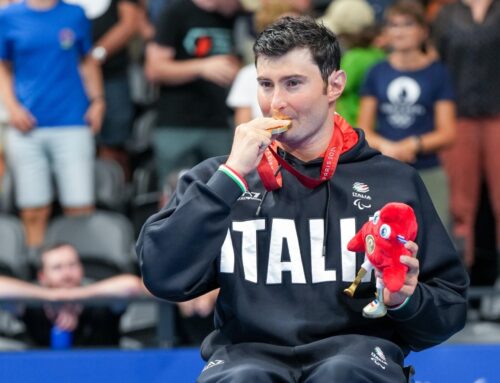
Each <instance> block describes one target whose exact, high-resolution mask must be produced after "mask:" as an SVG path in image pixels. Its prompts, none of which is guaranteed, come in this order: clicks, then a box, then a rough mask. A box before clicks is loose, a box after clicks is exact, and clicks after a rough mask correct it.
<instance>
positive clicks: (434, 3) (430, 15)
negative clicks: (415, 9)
mask: <svg viewBox="0 0 500 383" xmlns="http://www.w3.org/2000/svg"><path fill="white" fill-rule="evenodd" d="M457 1H459V0H429V1H428V4H427V10H426V17H427V21H428V22H430V23H431V22H433V21H434V20H435V18H436V16H437V15H438V13H439V11H440V10H441V8H443V6H445V5H446V4H452V3H455V2H457Z"/></svg>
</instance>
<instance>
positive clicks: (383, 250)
mask: <svg viewBox="0 0 500 383" xmlns="http://www.w3.org/2000/svg"><path fill="white" fill-rule="evenodd" d="M417 229H418V225H417V219H416V218H415V213H414V212H413V209H412V208H411V207H410V206H408V205H406V204H404V203H399V202H391V203H388V204H386V205H385V206H384V207H383V208H382V209H381V210H380V211H377V212H376V213H375V215H374V216H373V220H372V221H368V222H366V223H365V224H364V225H363V227H362V228H361V230H360V231H358V232H357V233H356V235H355V236H354V238H352V239H351V240H350V241H349V243H348V244H347V248H348V249H349V250H350V251H355V252H361V251H363V252H365V254H366V259H365V262H364V263H363V264H362V265H361V268H360V269H359V272H358V274H357V275H356V279H355V280H354V282H353V283H352V284H351V286H349V288H347V289H345V290H344V293H346V294H347V295H349V296H350V297H352V296H353V295H354V292H355V291H356V288H357V287H358V285H359V284H360V282H361V279H362V278H363V277H364V276H365V275H366V274H367V273H371V271H372V270H373V269H375V277H376V286H377V298H376V299H375V300H374V301H373V302H370V303H369V304H368V305H366V306H365V308H364V309H363V316H364V317H367V318H379V317H382V316H384V315H385V314H386V313H387V308H386V306H385V305H384V300H383V296H384V295H383V291H384V287H387V288H388V289H389V290H390V291H391V292H397V291H399V290H400V289H401V287H403V284H404V281H405V277H406V272H407V271H408V267H407V266H405V265H403V264H402V263H401V262H400V261H399V257H400V256H401V255H411V253H410V251H409V250H408V249H406V248H405V247H404V245H405V243H406V242H407V241H408V240H410V241H414V240H415V238H416V236H417Z"/></svg>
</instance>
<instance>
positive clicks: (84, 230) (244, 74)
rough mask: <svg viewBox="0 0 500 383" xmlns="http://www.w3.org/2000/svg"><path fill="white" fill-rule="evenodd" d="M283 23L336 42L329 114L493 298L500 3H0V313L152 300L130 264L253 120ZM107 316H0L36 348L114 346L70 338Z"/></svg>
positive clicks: (64, 312)
mask: <svg viewBox="0 0 500 383" xmlns="http://www.w3.org/2000/svg"><path fill="white" fill-rule="evenodd" d="M294 15H310V16H312V17H314V18H318V19H320V20H321V21H322V22H323V23H324V24H325V25H326V26H327V27H329V28H330V29H331V30H332V31H334V32H335V33H336V34H337V36H338V38H339V41H340V43H341V47H342V50H343V57H342V69H343V70H344V71H345V72H346V73H347V79H348V80H347V86H346V89H345V90H344V93H343V95H342V97H341V99H340V100H339V101H338V102H337V105H336V111H337V112H338V113H339V114H341V115H342V116H343V117H344V118H345V119H346V120H347V121H348V122H349V123H350V124H352V125H353V126H355V127H359V128H361V129H362V130H363V131H364V134H365V135H366V137H367V139H368V142H369V143H370V145H371V146H372V147H374V148H375V149H377V150H379V151H380V152H382V153H383V154H385V155H387V156H390V157H393V158H395V159H397V160H400V161H403V162H406V163H408V164H409V165H411V166H414V167H415V168H416V169H417V170H418V172H419V174H420V175H421V177H422V179H423V181H424V183H425V185H426V187H427V188H428V190H429V193H430V195H431V198H432V200H433V202H434V205H435V207H436V210H437V212H438V214H439V216H440V217H441V219H442V221H443V223H445V225H446V226H447V228H448V229H449V234H450V236H451V237H452V239H453V240H454V243H455V245H456V247H457V250H458V251H459V253H460V255H461V256H462V259H463V261H464V264H465V265H466V267H467V268H468V270H469V273H470V274H471V276H472V282H473V284H475V285H493V284H495V282H496V281H497V276H500V177H499V175H500V173H499V171H498V166H497V165H498V164H500V157H499V156H500V154H499V153H500V151H499V150H498V149H497V148H499V147H500V76H498V75H497V73H496V71H497V67H496V65H497V62H498V61H499V60H498V59H500V57H499V56H500V53H499V52H500V49H499V48H500V1H498V0H428V1H425V0H421V1H419V0H398V1H396V0H393V1H391V0H333V1H328V0H324V1H321V0H317V1H314V0H101V1H95V0H65V1H61V0H24V1H9V0H3V1H0V104H1V105H0V179H1V182H0V212H1V215H0V219H1V222H0V243H2V245H0V247H5V249H3V250H2V249H0V258H5V259H0V275H3V276H0V298H12V297H18V298H27V297H30V296H32V297H34V298H40V299H44V300H47V301H49V302H50V301H54V302H55V301H58V300H72V299H81V298H88V297H100V296H102V295H110V296H122V297H123V296H128V297H130V296H142V295H146V296H147V291H145V289H144V288H143V286H142V283H141V282H140V278H138V272H137V267H136V266H137V265H136V263H135V262H136V261H135V258H134V257H133V254H132V255H131V248H132V246H133V243H134V241H135V238H136V236H137V234H138V232H139V230H140V228H141V226H142V224H143V222H144V221H145V219H146V218H147V217H148V216H149V215H150V214H152V213H153V212H155V211H157V210H158V209H159V208H160V207H162V206H164V205H165V204H168V202H169V200H170V198H171V197H172V195H173V193H174V191H175V186H176V182H177V179H178V177H179V176H180V175H181V174H182V172H183V170H185V169H188V168H190V167H191V166H193V165H195V164H197V163H198V162H200V161H201V160H203V159H205V158H208V157H212V156H218V155H224V154H227V153H229V151H230V148H231V142H232V136H233V129H234V127H235V126H237V125H239V124H242V123H245V122H247V121H249V120H251V119H252V118H255V117H258V116H260V115H261V111H260V108H259V104H258V100H257V80H256V70H255V66H254V61H253V54H252V49H251V48H252V43H253V41H254V39H255V37H256V36H257V35H258V34H259V33H260V31H262V30H263V29H264V28H265V27H266V26H267V25H269V24H270V23H272V22H273V21H274V20H276V19H277V18H279V17H282V16H294ZM9 225H10V226H11V227H12V230H10V229H7V226H9ZM70 228H72V231H70V230H69V229H70ZM118 228H119V229H118ZM9 230H10V231H9ZM16 230H17V231H16ZM14 232H15V233H19V236H20V240H18V242H17V243H13V241H14V239H13V238H14V235H13V233H14ZM4 237H5V238H4ZM120 241H122V242H120ZM109 242H113V243H112V244H110V243H109ZM118 242H120V243H121V245H119V244H117V243H118ZM4 244H5V246H4ZM8 244H12V246H11V245H8ZM120 246H121V247H120ZM9 251H10V252H12V251H15V252H16V254H15V256H12V254H8V252H9ZM114 253H116V254H115V255H111V256H110V255H109V254H114ZM121 253H126V254H121ZM4 254H5V256H4ZM49 255H51V256H50V257H49ZM23 259H24V260H23ZM56 260H57V262H56ZM54 264H55V266H54ZM111 266H113V267H111ZM51 267H52V269H51ZM54 268H55V269H54ZM54 270H55V271H54ZM49 272H52V273H54V272H55V273H56V277H55V278H56V280H57V278H59V279H58V280H57V281H58V282H57V283H55V284H54V283H52V284H51V283H50V282H48V281H49V279H47V277H46V276H47V275H53V274H49ZM57 272H59V273H60V275H59V277H57ZM65 281H66V282H65ZM85 281H86V282H85ZM498 281H500V278H499V279H498ZM65 283H66V284H65ZM498 285H500V282H498ZM96 286H97V287H96ZM84 287H85V288H84ZM82 289H83V290H82ZM65 290H68V291H65ZM216 297H217V291H214V292H212V293H210V294H208V295H205V296H202V297H199V298H197V299H195V300H193V301H189V302H185V303H182V304H179V305H178V306H177V307H176V310H175V320H174V324H175V326H174V327H175V331H176V335H175V344H177V345H187V344H188V345H192V344H199V342H200V341H201V339H202V338H203V337H204V336H205V335H206V334H207V333H208V332H209V331H210V329H211V327H212V319H211V313H212V310H213V306H214V302H215V300H216ZM107 309H108V310H107V311H106V312H104V313H103V312H102V311H103V310H93V311H92V312H91V313H89V311H91V310H86V309H84V308H83V307H82V306H81V305H74V304H73V305H71V304H65V305H52V306H50V307H48V306H44V307H38V309H37V310H36V311H35V312H34V311H33V310H31V311H29V310H28V309H26V310H21V311H20V310H18V309H16V310H15V312H14V313H12V310H11V314H12V315H13V316H14V317H15V318H17V319H19V320H21V322H23V325H24V326H27V327H29V328H30V329H31V330H32V331H27V333H28V335H30V336H31V339H30V344H31V345H34V346H47V345H48V343H49V341H48V335H47V334H48V333H49V332H50V326H51V325H53V324H59V325H60V326H61V327H63V328H66V329H69V330H70V331H77V330H76V329H78V332H75V334H78V335H77V336H76V338H75V339H76V340H77V343H78V339H80V340H81V342H80V345H82V346H87V345H101V346H102V345H117V344H118V343H117V342H118V337H117V336H116V337H113V340H112V341H103V342H100V341H102V340H103V339H108V338H109V337H108V338H106V337H103V336H99V335H97V336H93V337H87V338H86V337H85V336H84V335H82V334H84V333H85V331H87V332H92V331H97V328H98V327H100V328H101V330H102V329H114V330H113V331H115V332H116V330H117V328H118V324H117V323H118V321H119V320H120V318H121V317H122V315H123V313H124V310H123V308H121V309H120V308H119V309H118V310H117V309H116V308H114V307H111V308H110V307H108V308H107ZM94 311H98V314H95V313H94ZM30 313H31V314H30ZM29 314H30V315H31V316H30V315H29ZM94 314H95V315H99V318H100V319H92V317H91V315H94ZM103 317H105V318H107V319H106V324H103V325H99V323H100V322H99V320H101V319H102V318H103ZM40 318H42V319H43V320H41V319H40ZM499 319H500V316H499V317H498V318H496V320H499ZM2 322H4V321H2V319H1V317H0V335H2V333H3V335H9V334H6V333H7V332H8V331H6V330H5V329H2V327H5V326H3V325H2ZM37 323H38V324H37ZM40 323H42V324H43V326H42V325H41V324H40ZM33 326H34V327H36V329H35V330H33ZM40 326H41V327H40ZM7 327H8V326H7ZM86 327H89V329H87V328H86ZM113 331H112V330H109V331H107V335H110V334H114V332H113ZM82 339H83V340H82Z"/></svg>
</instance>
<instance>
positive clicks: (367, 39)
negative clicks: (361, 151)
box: [321, 0, 385, 126]
mask: <svg viewBox="0 0 500 383" xmlns="http://www.w3.org/2000/svg"><path fill="white" fill-rule="evenodd" d="M321 20H322V21H323V23H324V24H325V26H326V27H328V28H329V29H331V30H332V31H333V32H334V33H335V34H337V36H338V38H339V41H340V44H341V48H342V50H343V55H342V62H341V65H340V67H341V69H343V70H344V72H346V75H347V82H346V86H345V88H344V92H343V93H342V96H341V97H340V98H339V99H338V100H337V105H336V111H337V113H339V114H340V115H341V116H342V117H344V118H345V119H346V120H347V122H349V124H351V125H352V126H356V124H357V121H358V112H359V101H360V96H359V90H360V88H361V84H362V83H363V80H364V78H365V74H366V72H367V71H368V69H370V68H371V67H372V66H373V65H374V64H376V63H377V62H379V61H380V60H382V59H383V58H384V57H385V52H384V50H382V49H381V47H378V46H377V44H378V43H377V41H378V40H380V38H379V36H380V30H379V28H378V26H377V25H376V21H375V12H374V11H373V8H372V7H371V6H370V5H369V4H368V3H367V2H366V0H334V1H332V2H331V3H330V5H329V6H328V8H327V10H326V12H325V14H324V15H323V17H322V18H321Z"/></svg>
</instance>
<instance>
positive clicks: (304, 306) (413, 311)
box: [137, 17, 468, 383]
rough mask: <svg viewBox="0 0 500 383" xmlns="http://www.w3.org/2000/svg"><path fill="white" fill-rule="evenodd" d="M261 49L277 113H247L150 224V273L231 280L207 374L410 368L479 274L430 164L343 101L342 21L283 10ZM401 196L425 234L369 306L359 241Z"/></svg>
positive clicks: (169, 289)
mask: <svg viewBox="0 0 500 383" xmlns="http://www.w3.org/2000/svg"><path fill="white" fill-rule="evenodd" d="M254 52H255V55H256V66H257V73H258V83H259V87H258V97H259V103H260V106H261V109H262V112H263V114H264V116H265V117H262V118H258V119H255V120H253V121H250V122H249V123H246V124H243V125H240V126H238V127H237V128H236V132H235V136H234V141H233V148H232V150H231V153H230V155H229V156H228V157H227V156H226V157H218V158H212V159H209V160H207V161H204V162H202V163H201V164H199V165H198V166H196V167H194V168H193V169H192V170H191V171H189V172H187V173H186V174H185V175H184V176H183V177H182V178H181V180H180V182H179V184H178V188H177V191H176V195H175V197H174V198H173V199H172V201H171V202H170V203H169V204H168V205H167V206H166V207H165V208H164V209H162V210H161V211H160V212H159V213H157V214H155V215H154V216H152V217H151V218H150V219H149V220H148V221H147V222H146V224H145V225H144V228H143V230H142V233H141V236H140V238H139V241H138V246H137V249H138V254H139V257H140V261H141V268H142V273H143V277H144V282H145V284H146V286H147V288H148V289H149V290H150V291H151V292H152V293H153V294H154V295H156V296H158V297H160V298H164V299H167V300H172V301H183V300H188V299H192V298H194V297H197V296H200V295H201V294H204V293H206V292H208V291H210V290H213V289H215V288H217V287H220V293H219V297H218V300H217V304H216V314H215V327H216V330H215V331H214V332H213V333H212V334H210V335H209V336H208V337H207V338H206V340H205V341H204V343H203V345H202V356H203V357H204V359H206V360H207V362H208V363H207V365H206V367H205V368H204V370H203V372H202V373H201V375H200V377H199V380H198V381H199V382H292V381H301V382H308V383H313V382H314V383H316V382H325V381H328V382H336V383H339V382H357V383H358V382H372V383H373V382H405V381H406V377H405V375H404V373H403V369H402V365H403V362H404V357H405V356H406V355H407V354H408V353H409V352H410V350H421V349H424V348H427V347H431V346H433V345H436V344H439V343H441V342H443V341H444V340H446V339H447V338H448V337H450V336H451V335H452V334H454V333H455V332H457V331H459V330H460V329H461V328H462V327H463V325H464V322H465V315H466V290H467V286H468V277H467V274H466V273H465V270H464V268H463V266H462V264H461V262H460V260H459V258H458V256H457V254H456V252H455V250H454V248H453V246H452V244H451V241H450V239H449V238H448V236H447V233H446V230H445V229H444V227H443V225H442V224H441V222H440V221H439V218H438V216H437V214H436V211H435V209H434V207H433V206H432V203H431V201H430V199H429V196H428V194H427V191H426V190H425V187H424V186H423V183H422V181H421V180H420V178H419V176H418V174H417V173H416V172H415V171H414V170H413V169H412V168H411V167H409V166H407V165H405V164H402V163H400V162H398V161H396V160H393V159H390V158H387V157H384V156H382V155H381V154H380V153H379V152H377V151H375V150H373V149H371V148H370V147H369V146H368V145H367V143H366V141H365V139H364V136H363V133H362V131H360V130H357V129H356V130H354V129H353V128H351V127H350V126H349V125H348V124H347V123H346V122H345V120H343V119H342V118H341V117H340V116H339V115H337V114H336V113H335V102H336V100H337V99H338V97H339V96H340V95H341V93H342V90H343V88H344V85H345V81H346V78H345V74H344V72H343V71H342V70H340V69H339V64H340V50H339V46H338V43H337V40H336V37H335V35H333V34H332V33H331V32H329V31H328V30H327V29H326V28H324V27H323V26H321V25H318V24H317V23H316V22H315V21H314V20H312V19H310V18H307V17H305V18H304V17H301V18H283V19H280V20H279V21H277V22H276V23H274V24H273V25H271V26H270V27H268V29H266V30H265V31H264V32H263V33H262V34H261V35H260V36H259V37H258V39H257V41H256V43H255V46H254ZM273 116H274V117H275V118H273ZM283 118H285V119H287V120H289V121H291V125H290V126H289V129H288V130H287V131H285V132H284V133H280V134H273V129H274V128H276V127H281V126H282V125H283V124H284V123H283V121H280V119H283ZM392 201H394V202H404V203H407V204H409V205H411V206H412V207H413V209H414V210H415V213H416V216H417V220H418V224H419V233H418V236H417V240H416V241H415V242H416V243H418V246H417V245H416V244H415V243H413V242H408V243H407V245H406V246H407V248H408V249H409V250H410V251H411V253H412V256H411V257H406V256H403V257H401V262H402V263H403V264H405V265H407V266H408V268H409V270H408V275H407V278H406V281H405V285H404V286H403V288H402V289H401V290H400V291H399V292H397V293H390V292H389V291H388V290H385V291H384V294H383V295H384V296H383V297H382V299H383V300H384V303H385V304H386V305H387V306H388V307H389V310H388V313H387V315H386V316H384V317H382V318H379V319H367V318H364V317H363V316H362V314H361V311H362V308H363V307H364V306H365V305H366V304H367V303H368V302H370V301H371V300H372V299H373V291H374V278H373V276H372V275H367V276H365V277H364V278H363V280H362V283H361V285H360V286H359V288H358V290H357V292H356V295H355V297H354V298H349V297H347V296H346V295H344V294H343V292H342V291H343V289H345V288H346V287H348V286H349V285H350V283H351V282H352V281H353V280H354V278H355V273H356V270H357V268H358V267H359V265H361V263H362V262H363V260H364V254H361V253H359V254H355V253H352V252H350V251H348V250H347V248H346V245H347V242H348V241H349V240H350V239H351V238H352V236H353V235H354V234H355V232H356V230H357V229H359V228H360V227H361V226H362V225H363V223H364V222H366V221H367V220H368V219H369V217H370V216H373V214H374V213H375V211H376V210H378V209H379V208H381V207H382V206H383V205H385V204H386V203H388V202H392ZM417 252H418V256H417Z"/></svg>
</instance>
